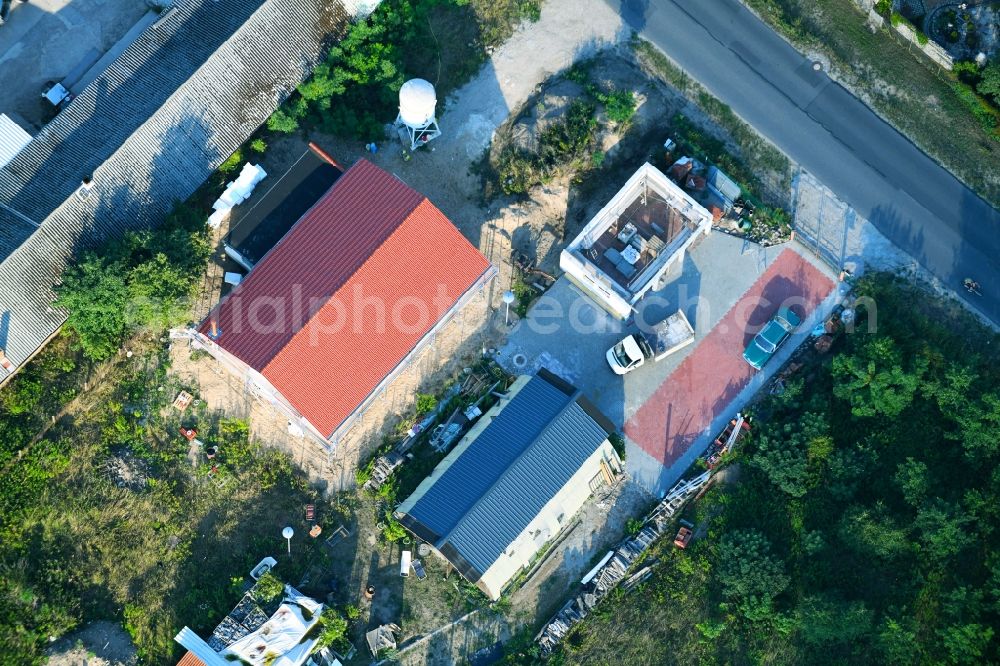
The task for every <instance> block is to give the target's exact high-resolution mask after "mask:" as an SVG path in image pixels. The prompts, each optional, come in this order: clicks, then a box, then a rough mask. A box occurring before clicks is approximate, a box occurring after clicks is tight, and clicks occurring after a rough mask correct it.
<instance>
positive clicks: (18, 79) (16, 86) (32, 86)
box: [0, 0, 149, 133]
mask: <svg viewBox="0 0 1000 666" xmlns="http://www.w3.org/2000/svg"><path fill="white" fill-rule="evenodd" d="M148 9H149V6H148V5H147V4H146V2H145V0H28V1H27V2H18V3H14V5H13V6H12V8H11V11H10V15H9V16H8V18H7V21H6V22H5V23H4V24H3V26H0V112H3V113H7V114H8V115H11V114H14V115H16V116H18V117H20V118H22V119H24V121H25V122H26V123H27V124H29V125H31V126H32V129H33V130H38V129H40V128H41V127H42V125H44V124H45V123H46V122H47V121H48V120H49V119H50V118H51V117H52V116H54V115H55V109H53V108H52V107H51V105H49V104H48V102H45V101H44V100H42V99H41V94H42V88H43V87H44V86H45V84H46V83H47V82H48V81H59V80H61V79H62V78H63V77H65V76H66V75H67V74H69V73H70V72H71V71H72V70H73V68H74V67H76V65H77V64H78V63H79V62H80V60H81V59H83V58H85V57H87V54H88V53H89V52H90V51H91V50H92V49H96V50H97V51H98V52H100V53H104V52H105V51H106V50H107V49H109V48H111V47H112V46H113V45H114V44H115V42H117V41H118V40H119V39H120V38H121V37H122V36H123V35H125V33H126V32H128V30H129V28H131V27H132V26H133V25H134V24H135V23H136V22H137V21H138V20H139V19H140V18H142V16H143V14H145V13H146V11H147V10H148ZM33 133H34V132H33Z"/></svg>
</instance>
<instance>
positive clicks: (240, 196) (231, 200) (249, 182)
mask: <svg viewBox="0 0 1000 666" xmlns="http://www.w3.org/2000/svg"><path fill="white" fill-rule="evenodd" d="M266 177H267V172H266V171H264V170H263V169H262V168H261V167H260V165H259V164H250V163H249V162H247V163H246V164H244V165H243V170H242V171H240V175H239V176H237V177H236V180H234V181H232V182H231V183H227V184H226V191H225V192H223V193H222V196H221V197H219V198H218V199H216V200H215V203H213V204H212V208H213V209H215V212H214V213H212V215H211V217H209V218H208V223H209V224H210V225H211V226H212V227H213V228H215V227H217V226H219V224H220V223H221V222H222V218H223V217H224V216H225V213H226V212H227V211H228V210H229V209H231V208H232V207H233V206H236V205H238V204H241V203H243V202H244V201H246V200H247V197H249V196H250V194H251V193H252V192H253V188H255V187H257V183H259V182H260V181H262V180H264V179H265V178H266Z"/></svg>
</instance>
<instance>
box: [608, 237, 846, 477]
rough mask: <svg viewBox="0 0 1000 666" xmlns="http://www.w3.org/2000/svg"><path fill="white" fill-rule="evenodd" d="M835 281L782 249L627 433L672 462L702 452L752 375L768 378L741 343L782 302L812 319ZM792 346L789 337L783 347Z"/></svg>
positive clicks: (771, 366)
mask: <svg viewBox="0 0 1000 666" xmlns="http://www.w3.org/2000/svg"><path fill="white" fill-rule="evenodd" d="M833 289H834V281H833V280H832V279H831V278H830V277H828V276H827V275H825V274H824V273H823V272H822V271H821V270H820V269H818V268H817V267H816V266H815V265H813V264H812V263H811V262H810V261H808V260H807V259H805V258H804V257H803V256H802V255H800V254H799V253H798V252H796V251H795V250H794V249H792V248H785V249H784V250H782V252H781V254H780V255H779V256H778V257H777V259H776V260H775V261H774V263H772V264H771V265H770V266H769V267H768V269H767V271H765V273H764V274H763V275H762V276H760V278H758V279H757V281H756V282H755V283H754V284H753V286H752V287H751V288H750V289H749V290H748V291H747V293H746V294H744V295H743V296H742V297H741V298H740V299H739V301H737V302H736V304H735V305H734V306H733V307H732V309H730V310H729V312H728V313H726V316H725V317H723V319H722V320H721V321H720V322H719V323H718V324H717V325H716V326H715V327H714V328H713V329H712V332H711V333H709V334H708V335H707V336H706V337H705V339H704V340H702V341H701V342H700V343H699V344H698V347H697V348H696V349H695V350H694V351H693V352H692V353H691V354H690V355H689V356H688V357H687V358H686V359H684V362H683V363H681V365H680V366H679V367H678V368H677V369H676V370H675V371H674V372H673V373H672V374H671V375H670V376H669V377H667V378H666V380H665V381H664V382H663V383H662V384H661V385H660V386H659V387H658V388H657V389H656V391H655V393H654V394H653V395H652V396H650V398H649V399H648V400H647V401H646V402H645V403H644V404H643V406H642V407H641V408H640V409H639V411H637V412H636V413H635V415H633V416H632V418H630V419H629V420H628V421H627V422H626V423H625V434H626V436H627V437H628V438H629V439H630V440H632V441H633V442H635V443H636V444H638V445H639V447H641V448H642V450H643V451H645V452H646V453H647V454H649V456H650V457H652V458H653V459H654V460H656V461H657V462H659V463H661V464H662V465H663V466H664V467H665V468H667V469H668V470H669V469H670V468H673V467H674V466H675V465H676V464H677V463H682V462H683V461H685V460H686V459H687V456H685V454H687V452H688V451H689V450H691V449H695V450H696V451H695V452H696V453H697V452H700V450H701V448H703V447H701V448H699V447H696V446H695V443H696V442H698V441H699V440H700V439H701V438H703V437H705V436H706V435H710V434H711V428H712V425H713V423H714V421H715V419H716V416H717V415H719V414H721V413H723V412H724V411H725V410H726V408H727V407H728V406H729V405H730V404H732V403H733V402H734V401H735V400H736V399H737V397H738V396H739V395H740V393H741V392H742V391H743V389H744V388H746V387H748V386H751V382H752V380H755V379H757V380H758V381H757V382H755V383H754V385H755V386H759V384H760V383H761V382H762V381H763V380H759V379H758V375H760V374H761V373H759V372H757V371H756V370H754V369H753V368H751V367H750V366H749V365H748V364H747V363H746V361H744V360H743V350H744V349H745V347H746V345H747V344H748V343H749V342H750V340H751V339H752V338H753V336H754V335H755V334H756V333H757V331H759V330H760V328H761V327H762V326H763V325H764V324H766V323H767V321H768V320H769V319H770V318H771V316H773V314H774V313H775V312H776V311H777V310H778V308H779V307H781V306H789V307H792V308H793V309H794V310H796V311H797V312H798V313H799V314H800V316H802V317H803V319H808V318H809V317H810V316H811V315H812V314H813V312H815V311H816V309H817V307H818V306H819V305H820V304H821V303H823V301H824V300H826V298H827V297H828V295H829V294H830V293H831V291H833ZM810 328H811V327H808V328H805V329H804V330H806V331H808V330H810ZM792 347H793V345H792V344H787V345H786V346H785V347H783V349H785V350H786V351H787V350H790V349H791V348H792ZM780 365H781V359H780V358H779V359H772V360H771V362H770V363H769V364H768V365H767V366H765V370H767V371H769V372H773V371H774V370H775V369H777V368H778V367H779V366H780ZM769 372H765V373H764V374H765V376H766V375H767V374H769ZM688 464H690V463H688ZM684 467H687V465H684ZM675 471H676V472H678V473H680V472H683V469H679V470H677V469H675ZM649 481H650V482H652V479H649ZM657 485H660V484H659V483H657Z"/></svg>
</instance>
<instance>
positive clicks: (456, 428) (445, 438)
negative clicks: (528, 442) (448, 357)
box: [364, 371, 503, 492]
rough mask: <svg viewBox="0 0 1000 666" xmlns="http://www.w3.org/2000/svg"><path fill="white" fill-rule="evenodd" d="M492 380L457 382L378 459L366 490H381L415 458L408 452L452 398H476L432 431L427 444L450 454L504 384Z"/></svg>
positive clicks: (478, 376)
mask: <svg viewBox="0 0 1000 666" xmlns="http://www.w3.org/2000/svg"><path fill="white" fill-rule="evenodd" d="M491 378H492V377H491V375H489V374H484V373H479V372H471V371H469V374H468V376H467V377H466V378H465V379H464V380H463V381H462V382H460V383H456V384H455V385H454V386H452V387H451V389H449V390H448V391H447V392H446V393H445V394H444V396H442V398H441V400H440V401H439V402H438V406H437V408H436V409H435V410H434V411H432V412H431V413H430V414H428V415H427V416H426V417H424V419H423V420H422V421H420V422H419V423H417V424H416V425H414V426H413V427H412V428H410V429H409V430H408V431H407V433H406V437H405V438H403V440H402V441H400V442H399V444H397V445H396V446H395V448H393V450H392V451H390V452H389V453H386V454H385V455H382V456H379V457H378V458H376V459H375V463H374V464H373V465H372V471H371V476H370V477H369V478H368V480H367V481H365V486H364V487H365V488H366V489H367V490H370V491H372V492H374V491H376V490H378V489H379V488H380V487H381V486H382V484H383V483H385V482H386V481H387V480H388V479H389V477H390V476H392V474H393V472H395V471H396V468H398V467H399V466H400V465H402V464H403V463H404V462H406V459H407V458H412V457H413V454H412V453H409V450H410V449H411V448H413V446H414V444H416V443H417V440H418V439H419V438H420V437H421V436H422V435H423V434H424V433H426V432H428V430H429V429H430V428H431V426H433V425H434V423H435V422H436V421H437V420H438V419H439V418H440V417H441V416H443V410H444V408H445V407H446V406H447V405H448V404H449V403H451V399H452V398H454V397H455V396H457V395H461V396H465V397H467V398H469V399H472V398H473V397H476V398H477V399H476V401H475V402H474V403H472V404H471V405H469V406H468V407H462V406H459V407H456V408H455V409H454V411H453V412H452V413H451V416H450V417H449V418H448V419H447V420H446V421H445V422H444V423H441V424H439V425H438V426H437V427H436V428H434V429H433V430H431V431H430V435H429V437H428V443H429V444H430V445H431V448H433V449H434V450H435V451H437V452H439V453H444V452H445V451H447V450H448V448H449V447H450V446H451V445H452V444H453V443H454V442H455V441H456V440H457V439H458V438H459V436H460V435H461V434H462V432H464V431H465V430H466V428H468V427H469V426H470V425H472V423H473V422H475V420H476V419H478V418H479V417H480V416H482V415H483V410H482V409H480V405H481V404H482V403H483V401H484V400H486V398H488V397H489V396H490V395H491V394H493V391H495V390H496V389H497V388H498V387H499V386H500V384H501V383H502V381H503V380H502V379H501V380H497V381H496V382H494V383H493V384H492V385H489V381H490V380H491Z"/></svg>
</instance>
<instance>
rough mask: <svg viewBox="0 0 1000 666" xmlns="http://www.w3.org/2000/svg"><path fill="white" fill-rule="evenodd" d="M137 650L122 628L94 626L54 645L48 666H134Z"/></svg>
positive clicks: (95, 623)
mask: <svg viewBox="0 0 1000 666" xmlns="http://www.w3.org/2000/svg"><path fill="white" fill-rule="evenodd" d="M136 663H138V660H137V658H136V654H135V646H134V645H132V640H131V639H130V638H129V636H128V634H127V633H126V632H125V630H124V629H122V627H121V625H119V624H117V623H115V622H92V623H90V624H88V625H87V626H85V627H83V628H82V629H78V630H77V631H74V632H72V633H70V634H68V635H67V636H64V637H63V638H61V639H60V640H58V641H56V643H54V644H53V646H52V649H51V650H50V651H49V661H48V666H133V665H134V664H136Z"/></svg>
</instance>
